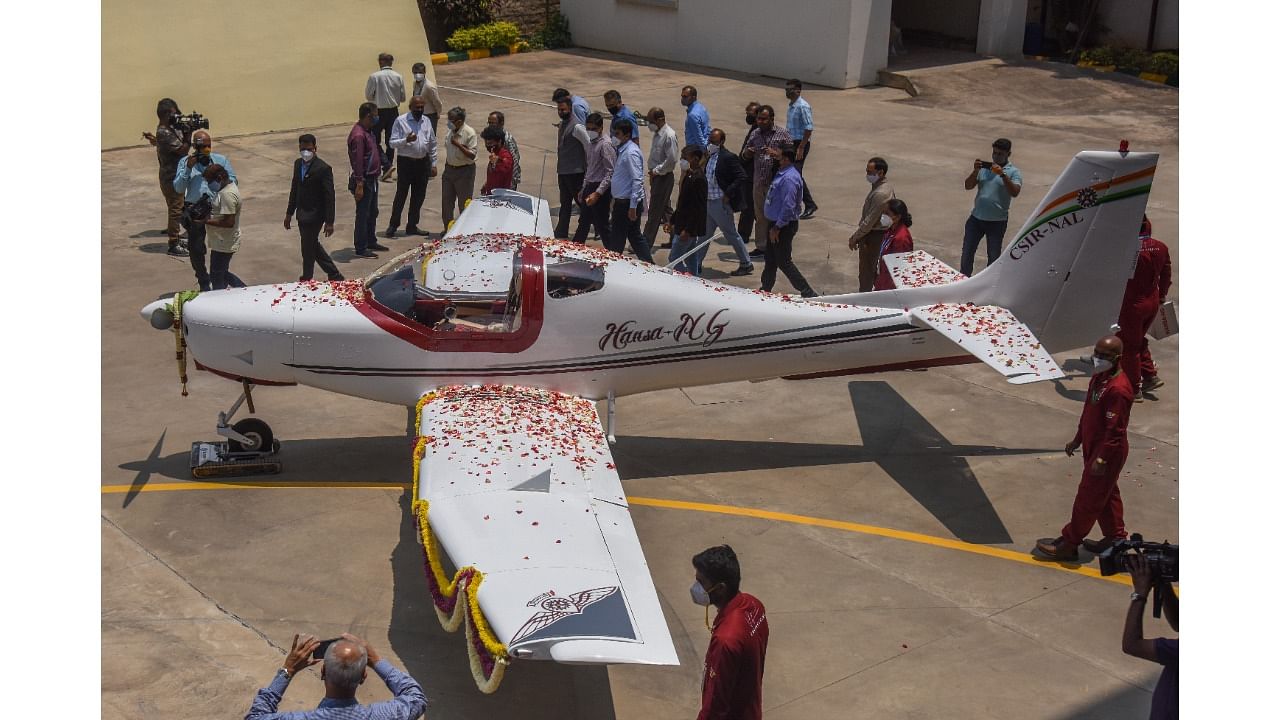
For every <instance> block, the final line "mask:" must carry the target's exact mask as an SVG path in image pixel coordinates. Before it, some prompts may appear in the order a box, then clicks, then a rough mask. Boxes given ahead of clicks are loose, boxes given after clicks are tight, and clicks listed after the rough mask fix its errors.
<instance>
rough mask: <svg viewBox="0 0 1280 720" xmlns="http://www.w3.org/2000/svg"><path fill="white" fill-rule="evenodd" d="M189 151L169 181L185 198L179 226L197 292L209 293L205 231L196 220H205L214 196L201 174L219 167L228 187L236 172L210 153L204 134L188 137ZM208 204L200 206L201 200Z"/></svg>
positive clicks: (227, 161) (228, 161)
mask: <svg viewBox="0 0 1280 720" xmlns="http://www.w3.org/2000/svg"><path fill="white" fill-rule="evenodd" d="M191 147H192V150H193V151H194V152H192V154H191V155H188V156H187V157H184V158H182V159H181V160H179V161H178V168H177V170H176V171H175V174H174V178H173V189H174V190H177V191H178V192H180V193H185V194H186V203H185V204H184V205H183V208H182V224H183V227H185V228H186V229H187V251H188V252H190V253H191V269H192V270H194V271H195V273H196V282H197V283H199V284H200V289H201V290H209V289H211V287H212V286H211V285H210V283H209V271H208V269H207V268H206V266H205V254H206V252H207V249H206V247H205V227H204V224H203V223H201V222H198V221H199V220H203V219H206V218H207V217H208V208H209V206H210V202H211V201H212V199H213V195H214V192H213V191H211V190H209V186H208V185H207V184H206V183H205V179H204V172H205V170H208V169H209V167H210V166H211V165H221V166H222V168H223V169H225V170H226V171H227V176H228V177H229V181H230V182H231V183H235V182H236V171H235V170H233V169H232V168H231V161H230V160H227V158H226V156H224V155H222V154H220V153H216V152H214V151H213V139H212V138H211V137H209V133H208V131H206V130H197V131H195V132H194V133H192V134H191ZM205 197H208V200H206V201H205V202H203V203H202V202H201V199H202V198H205Z"/></svg>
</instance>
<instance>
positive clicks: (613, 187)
mask: <svg viewBox="0 0 1280 720" xmlns="http://www.w3.org/2000/svg"><path fill="white" fill-rule="evenodd" d="M634 127H635V126H634V125H632V124H631V121H630V120H618V121H616V122H614V123H613V128H612V130H611V132H612V133H613V140H612V142H613V144H614V145H616V146H617V147H618V159H617V160H616V161H614V163H613V177H612V178H610V180H609V192H611V193H613V221H612V222H611V223H610V224H609V236H608V237H607V238H605V243H606V245H605V247H606V248H608V249H609V250H612V251H614V252H618V253H620V252H622V250H623V248H625V247H626V245H627V243H628V242H630V243H631V251H632V252H634V253H635V254H636V257H637V258H639V259H640V260H643V261H644V262H647V263H651V262H653V255H652V254H651V253H650V252H649V243H648V241H646V240H645V239H644V235H643V234H642V233H641V232H640V214H641V213H643V212H644V155H643V154H641V152H640V145H639V143H637V142H636V141H634V140H632V139H631V130H632V129H633V128H634Z"/></svg>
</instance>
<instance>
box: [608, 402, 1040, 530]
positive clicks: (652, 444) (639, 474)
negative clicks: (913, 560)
mask: <svg viewBox="0 0 1280 720" xmlns="http://www.w3.org/2000/svg"><path fill="white" fill-rule="evenodd" d="M849 396H850V399H851V400H852V402H853V410H854V413H855V415H856V417H857V422H858V429H859V432H860V434H861V435H862V445H860V446H859V445H840V444H828V443H792V442H758V441H750V440H702V439H694V438H690V439H685V438H661V437H635V436H622V437H619V438H618V444H617V445H616V446H615V447H614V450H613V452H614V456H615V457H616V458H617V462H618V472H619V474H620V475H621V476H622V478H623V479H625V480H633V479H640V478H647V477H666V476H673V475H674V476H678V475H697V474H706V473H722V472H744V471H749V470H781V469H786V468H796V467H816V466H820V465H844V464H848V463H863V462H874V463H876V464H878V465H879V466H880V467H881V469H883V470H884V471H885V472H886V473H888V475H889V476H890V477H892V478H893V480H894V482H896V483H898V485H899V486H901V487H902V489H903V490H906V491H907V493H908V494H910V495H911V497H913V498H914V499H915V500H916V501H917V502H919V503H920V505H921V506H922V507H924V509H925V510H928V511H929V513H930V514H932V515H933V516H934V517H935V518H937V519H938V521H939V522H941V523H942V524H943V525H944V526H945V527H946V528H947V529H948V530H949V531H951V532H952V533H953V534H954V535H955V536H956V537H957V538H959V539H961V540H964V541H965V542H972V543H981V544H1001V543H1009V542H1013V539H1012V538H1011V537H1010V535H1009V531H1008V530H1007V529H1006V528H1005V526H1004V523H1003V521H1001V520H1000V516H999V515H998V514H997V513H996V511H995V508H994V507H993V506H992V505H991V501H990V499H989V498H988V497H987V495H986V492H985V491H984V490H983V489H982V486H981V485H980V484H979V483H978V480H977V478H976V477H975V476H974V474H973V470H972V469H971V468H970V467H969V463H968V461H967V460H966V459H965V458H966V457H993V456H1005V455H1032V454H1041V453H1045V452H1052V451H1053V450H1052V449H1050V448H1003V447H996V446H991V445H952V444H951V443H950V442H949V441H948V440H947V439H946V438H945V437H943V436H942V433H940V432H939V431H938V430H937V429H936V428H934V427H933V425H931V424H930V423H929V421H928V420H926V419H925V418H924V417H923V416H921V415H920V414H919V413H918V412H916V410H915V408H913V407H911V405H910V404H909V403H907V401H906V400H905V399H904V398H903V397H902V396H901V395H899V394H898V393H897V392H896V391H895V390H894V389H893V388H892V387H891V386H890V385H889V384H888V383H886V382H883V381H859V382H851V383H849Z"/></svg>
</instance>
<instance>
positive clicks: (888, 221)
mask: <svg viewBox="0 0 1280 720" xmlns="http://www.w3.org/2000/svg"><path fill="white" fill-rule="evenodd" d="M880 224H881V225H883V226H884V227H889V226H890V225H892V224H893V218H891V217H889V216H888V215H885V214H883V213H881V215H880Z"/></svg>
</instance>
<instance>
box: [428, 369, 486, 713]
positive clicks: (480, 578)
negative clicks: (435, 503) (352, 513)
mask: <svg viewBox="0 0 1280 720" xmlns="http://www.w3.org/2000/svg"><path fill="white" fill-rule="evenodd" d="M435 397H436V395H435V393H428V394H426V395H425V396H423V398H422V399H421V400H419V401H418V407H417V427H418V432H419V436H418V440H417V442H416V443H415V445H414V450H413V499H412V507H413V513H414V518H415V520H416V521H417V525H418V531H419V533H421V536H422V554H423V560H424V564H425V565H426V568H425V571H426V575H427V586H428V588H429V589H430V591H431V599H432V606H433V607H434V609H435V612H436V619H437V620H439V621H440V625H441V627H443V628H444V629H445V631H447V632H454V631H456V630H457V629H458V626H459V625H465V631H466V636H467V655H468V657H469V659H470V661H471V675H472V678H473V679H474V680H475V682H476V687H477V688H479V689H480V691H481V692H483V693H486V694H488V693H492V692H494V691H496V690H497V689H498V686H499V685H500V684H501V683H502V678H503V675H504V674H505V672H506V666H507V664H508V663H509V662H510V655H509V654H508V653H507V646H506V645H504V644H502V643H501V642H499V641H498V639H497V637H495V636H494V634H493V629H492V628H491V627H490V626H489V622H488V620H486V619H485V617H484V613H483V612H482V611H481V610H480V601H479V591H480V584H481V583H482V582H484V574H483V573H481V572H480V571H479V570H477V569H476V568H475V567H472V566H470V565H468V566H467V567H463V568H459V569H458V571H457V572H456V573H454V576H453V578H452V579H451V580H450V579H448V578H446V576H445V572H444V567H443V565H442V564H441V562H440V547H439V545H438V544H437V541H436V537H435V533H433V532H431V523H430V521H429V519H428V516H429V509H430V505H431V504H430V503H429V502H428V501H426V500H423V499H421V498H419V496H418V487H419V480H418V478H419V475H420V473H421V469H422V459H423V457H425V456H426V451H427V446H428V445H430V444H431V442H432V440H433V438H431V437H424V436H422V435H421V432H422V410H423V408H424V407H425V406H426V404H427V403H429V402H431V401H432V400H433V399H435ZM460 601H461V602H460Z"/></svg>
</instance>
